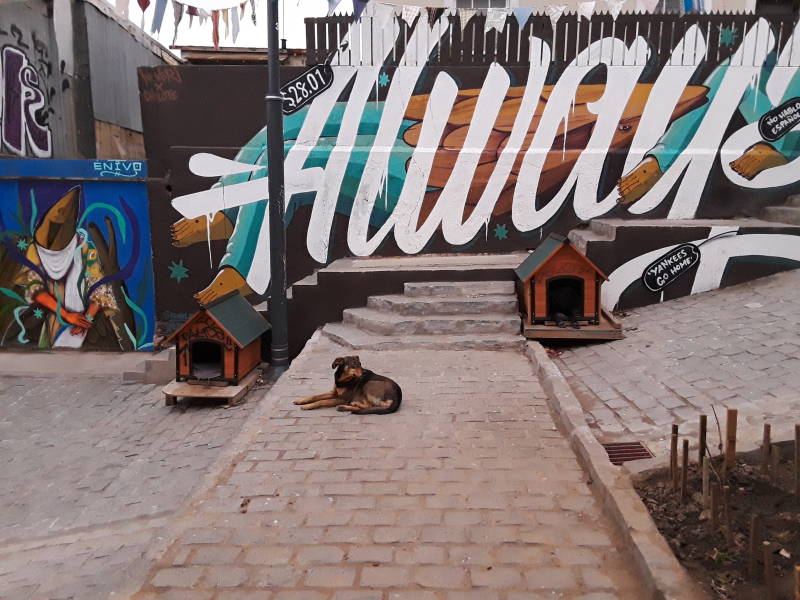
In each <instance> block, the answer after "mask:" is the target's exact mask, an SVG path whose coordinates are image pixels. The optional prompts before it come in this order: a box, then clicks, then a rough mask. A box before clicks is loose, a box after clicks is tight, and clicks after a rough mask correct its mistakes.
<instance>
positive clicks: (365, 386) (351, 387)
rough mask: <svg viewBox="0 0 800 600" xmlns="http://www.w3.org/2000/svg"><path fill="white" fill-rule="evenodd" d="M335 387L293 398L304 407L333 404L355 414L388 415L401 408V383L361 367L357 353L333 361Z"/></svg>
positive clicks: (310, 408) (305, 408) (319, 406)
mask: <svg viewBox="0 0 800 600" xmlns="http://www.w3.org/2000/svg"><path fill="white" fill-rule="evenodd" d="M331 368H332V369H336V372H335V373H334V374H333V383H334V387H333V389H332V390H331V391H330V392H327V393H325V394H317V395H316V396H310V397H309V398H303V399H302V400H295V401H294V403H295V404H300V405H302V407H303V410H312V409H314V408H322V407H325V406H335V407H337V408H336V410H339V411H342V412H351V413H353V414H355V415H388V414H389V413H393V412H395V411H397V409H398V408H400V402H401V401H402V399H403V392H402V390H401V389H400V386H399V385H397V384H396V383H395V382H394V381H392V380H391V379H389V378H388V377H384V376H383V375H378V374H377V373H373V372H372V371H370V370H368V369H365V368H363V367H362V366H361V360H360V359H359V358H358V356H340V357H339V358H337V359H336V360H334V361H333V364H332V365H331Z"/></svg>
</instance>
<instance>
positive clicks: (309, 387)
mask: <svg viewBox="0 0 800 600" xmlns="http://www.w3.org/2000/svg"><path fill="white" fill-rule="evenodd" d="M352 352H353V351H352V350H347V349H343V348H341V347H339V346H336V345H335V344H333V342H330V341H328V340H325V339H317V340H315V341H312V342H311V343H310V344H309V345H307V346H306V349H305V350H304V352H303V354H301V356H300V357H299V358H298V359H296V360H295V361H294V362H293V364H292V367H291V369H290V370H289V372H288V373H287V374H285V375H284V377H283V378H281V379H280V380H279V381H278V382H277V383H276V384H275V387H274V388H273V389H272V390H271V391H270V393H269V395H268V398H267V399H266V400H265V403H264V404H262V405H261V407H260V408H259V413H258V414H256V415H253V417H252V418H251V421H250V422H249V423H248V425H247V426H246V427H245V429H244V431H243V435H242V437H243V438H247V439H246V440H245V441H246V443H245V444H244V445H242V446H241V448H242V450H243V451H242V452H241V453H240V454H239V455H238V456H237V457H236V459H235V460H234V461H233V462H232V464H231V465H230V467H229V469H228V470H227V472H226V473H225V474H224V476H222V477H220V478H219V479H218V480H217V483H216V485H215V486H213V487H212V488H210V490H209V491H208V492H207V493H206V494H205V495H202V496H201V497H199V498H197V499H196V502H195V503H194V505H193V506H191V507H190V508H189V509H187V511H186V512H185V513H184V514H183V515H182V516H181V517H180V522H181V527H180V528H179V529H178V530H177V531H176V536H175V538H174V543H173V544H172V545H171V547H170V548H169V549H168V550H167V552H166V553H165V554H164V555H163V557H162V558H161V560H160V561H159V562H158V563H157V564H156V565H155V566H154V567H153V569H152V571H151V573H150V575H149V576H148V583H147V585H145V586H144V587H143V588H142V590H140V592H139V594H138V595H137V596H136V598H137V599H139V600H153V599H159V600H161V599H164V598H169V599H173V598H181V599H198V600H208V599H212V598H213V599H214V600H232V599H237V600H242V599H245V598H258V599H260V600H412V599H414V600H523V599H525V600H535V599H544V598H548V599H552V598H582V599H584V600H590V599H591V600H607V599H612V598H637V597H638V596H637V594H636V592H635V584H634V583H632V577H631V575H630V574H629V573H628V570H627V566H626V565H625V564H624V558H623V557H622V556H621V555H620V554H619V553H618V552H617V551H616V549H615V547H614V544H613V542H612V539H611V538H610V537H609V533H608V528H607V525H606V521H605V519H604V518H603V517H602V515H601V512H600V509H599V507H598V505H597V503H596V502H595V500H594V498H593V496H592V495H591V494H590V490H589V487H588V486H587V483H586V482H585V475H584V473H583V471H582V470H581V468H580V467H579V465H578V463H577V461H576V459H575V457H574V455H573V453H572V451H571V450H570V448H569V446H568V443H567V441H566V440H565V439H564V437H563V436H562V435H561V434H560V433H559V432H558V431H557V430H556V428H555V427H554V423H553V420H552V418H551V416H550V413H549V412H548V409H547V407H546V401H545V397H544V393H543V391H542V389H541V387H540V386H539V383H538V381H537V380H536V378H535V376H534V375H533V373H532V369H531V367H530V365H529V363H528V361H527V360H526V358H525V357H524V356H523V355H521V354H518V353H514V352H479V351H469V352H458V351H396V352H395V351H392V352H366V351H361V352H360V355H361V360H362V363H363V364H364V365H365V366H367V367H368V368H371V369H373V370H375V371H376V372H380V373H384V374H387V375H389V376H393V377H394V378H396V379H397V380H398V383H400V385H401V386H402V387H403V396H404V398H403V406H402V408H401V409H400V412H399V413H396V414H393V415H388V416H356V415H348V414H343V413H338V412H336V411H335V410H334V409H319V410H316V411H302V410H300V408H299V407H298V406H294V405H292V403H291V402H292V400H294V399H296V398H299V397H304V396H307V395H310V394H313V393H319V392H321V391H325V390H327V389H328V388H329V386H330V385H331V377H332V372H331V370H330V364H331V361H332V358H333V357H335V356H338V355H341V354H348V353H352ZM262 410H263V411H264V412H263V413H261V411H262ZM262 414H263V415H264V416H261V415H262ZM248 432H251V433H248ZM236 445H237V447H238V446H239V445H240V441H238V440H237V442H236Z"/></svg>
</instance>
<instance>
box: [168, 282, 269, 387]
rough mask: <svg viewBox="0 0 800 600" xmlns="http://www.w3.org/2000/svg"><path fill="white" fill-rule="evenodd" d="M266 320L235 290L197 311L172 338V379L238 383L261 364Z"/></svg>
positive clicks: (267, 326)
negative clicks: (173, 360) (173, 363)
mask: <svg viewBox="0 0 800 600" xmlns="http://www.w3.org/2000/svg"><path fill="white" fill-rule="evenodd" d="M269 328H270V325H269V323H268V322H267V321H266V319H264V317H262V316H261V315H260V314H259V312H258V311H257V310H256V309H254V308H253V307H252V306H251V305H250V303H249V302H248V301H247V300H245V299H244V298H242V296H240V295H239V294H238V293H233V294H229V295H228V296H225V297H223V298H221V299H219V300H218V301H217V302H214V303H212V304H209V305H208V306H206V307H204V308H202V309H200V310H199V311H198V312H196V313H195V314H194V315H193V316H192V317H191V318H190V319H189V320H188V321H186V322H185V323H184V324H183V325H182V326H181V327H180V328H179V329H178V330H177V331H175V332H174V333H173V334H172V335H171V336H170V337H169V338H168V339H167V342H170V341H173V340H174V341H175V381H177V382H197V383H201V382H202V383H216V384H229V385H239V383H240V382H241V381H242V380H243V379H244V378H245V377H247V375H248V374H250V372H251V371H252V370H253V369H255V368H256V367H257V366H258V365H259V364H261V335H262V334H263V333H265V332H266V331H267V330H268V329H269Z"/></svg>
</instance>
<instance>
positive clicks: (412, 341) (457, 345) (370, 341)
mask: <svg viewBox="0 0 800 600" xmlns="http://www.w3.org/2000/svg"><path fill="white" fill-rule="evenodd" d="M322 334H323V335H324V336H325V337H327V338H329V339H331V340H333V341H334V342H336V343H337V344H342V345H343V346H347V347H349V348H354V349H357V350H405V349H413V348H425V349H429V350H508V349H514V350H521V349H522V348H524V347H525V339H524V338H523V337H522V336H521V335H511V334H502V333H473V334H470V335H409V336H398V335H375V334H371V333H368V332H366V331H364V330H362V329H359V328H357V327H353V326H351V325H347V324H344V323H328V324H327V325H325V327H323V328H322Z"/></svg>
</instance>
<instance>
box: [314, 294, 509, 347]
mask: <svg viewBox="0 0 800 600" xmlns="http://www.w3.org/2000/svg"><path fill="white" fill-rule="evenodd" d="M520 330H521V322H520V317H519V313H518V307H517V297H516V294H515V292H514V282H513V281H461V282H458V281H455V282H431V283H406V284H405V287H404V293H403V294H391V295H386V296H371V297H370V298H369V299H368V300H367V306H366V307H364V308H348V309H346V310H345V311H344V313H343V321H342V322H341V323H329V324H327V325H325V327H324V328H323V329H322V333H323V335H325V336H327V337H328V338H330V339H332V340H334V341H335V342H337V343H339V344H342V345H344V346H348V347H350V348H356V349H368V350H397V349H401V348H429V349H441V350H468V349H480V350H499V349H506V348H521V347H522V346H523V344H524V338H523V337H522V336H521V334H520Z"/></svg>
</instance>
